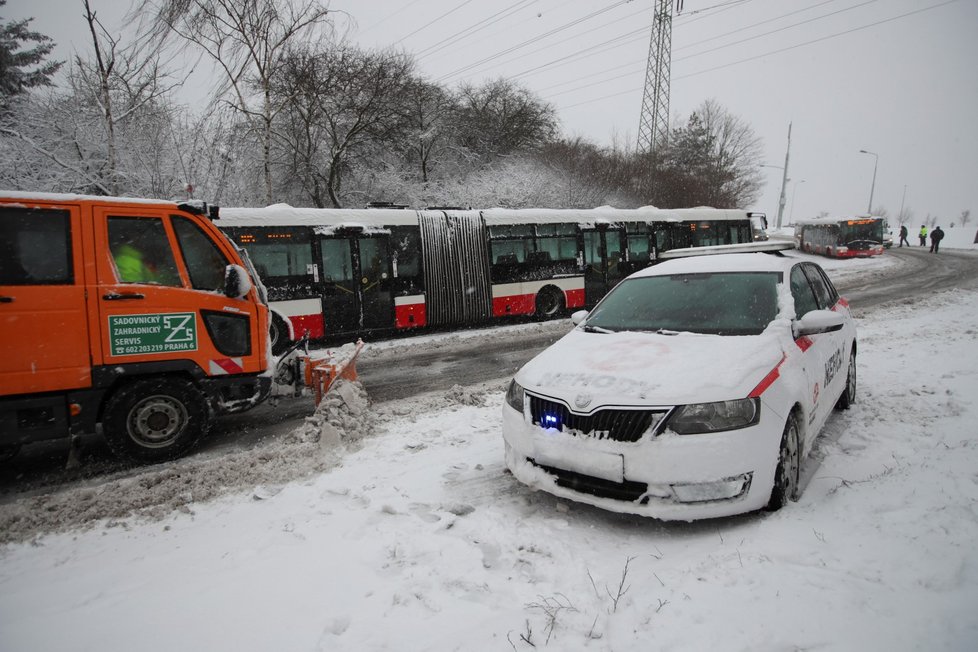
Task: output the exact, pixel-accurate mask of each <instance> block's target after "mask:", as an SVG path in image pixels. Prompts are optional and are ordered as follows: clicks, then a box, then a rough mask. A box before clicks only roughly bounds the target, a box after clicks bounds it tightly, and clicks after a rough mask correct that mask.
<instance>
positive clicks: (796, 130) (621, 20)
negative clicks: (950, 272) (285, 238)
mask: <svg viewBox="0 0 978 652" xmlns="http://www.w3.org/2000/svg"><path fill="white" fill-rule="evenodd" d="M91 2H92V5H93V7H95V8H96V10H97V11H99V12H100V15H101V16H103V17H104V19H105V21H106V23H108V24H116V25H117V24H119V22H118V21H119V17H120V15H121V14H122V8H121V5H122V4H123V3H121V2H119V0H112V1H109V0H91ZM330 4H331V6H332V8H334V9H337V10H341V11H343V12H346V14H347V17H345V18H342V19H339V20H338V26H339V27H340V28H341V31H347V32H348V38H349V39H351V40H353V41H356V42H359V43H360V44H362V45H364V46H366V47H377V48H387V47H396V48H403V49H404V50H406V51H408V52H411V53H413V54H414V55H415V56H416V58H417V63H418V68H419V70H420V72H421V73H422V74H423V75H424V76H426V77H427V78H428V79H429V80H432V81H438V82H440V83H446V84H455V83H457V82H460V81H470V82H475V83H478V82H481V81H483V80H485V79H488V78H495V77H500V76H503V77H510V78H514V79H517V80H518V81H519V82H520V83H522V84H524V85H526V86H527V87H529V88H530V89H532V90H533V91H535V92H536V93H537V94H538V95H539V96H540V97H541V98H543V99H545V100H546V101H548V102H551V103H553V104H554V106H555V107H556V109H557V113H558V116H559V118H560V122H561V127H562V129H563V131H564V133H565V134H566V135H568V136H583V137H585V138H587V139H589V140H591V141H594V142H596V143H598V144H602V145H610V144H611V143H612V142H613V141H615V140H616V139H617V140H618V141H619V142H622V143H633V142H634V141H635V140H636V138H637V132H638V124H639V115H640V112H641V104H642V90H643V85H644V80H645V67H646V66H645V64H646V60H647V56H648V47H649V36H650V33H651V24H652V7H653V0H601V1H598V0H495V1H493V2H490V1H487V0H372V1H370V2H367V1H364V0H333V1H332V2H331V3H330ZM674 4H675V3H674ZM682 4H683V8H682V10H681V11H680V12H677V13H675V14H674V21H673V38H672V44H673V62H672V92H671V104H670V108H671V111H670V112H671V114H672V116H673V119H674V120H676V119H681V120H682V121H685V119H686V117H688V115H689V113H690V112H691V111H692V110H693V109H695V108H696V107H697V106H698V105H700V104H701V103H702V102H703V101H704V100H707V99H711V98H712V99H715V100H716V101H718V102H719V103H720V104H721V105H723V106H724V107H725V108H726V109H727V110H729V111H731V112H732V113H734V114H736V115H738V116H740V117H741V118H743V119H744V120H745V121H747V122H748V123H749V124H750V125H751V126H752V127H753V129H754V130H755V131H756V132H757V134H758V135H759V136H761V137H762V138H763V141H764V149H765V152H766V160H765V163H768V164H770V165H774V166H779V167H781V166H783V165H784V158H785V148H786V146H787V132H788V124H789V122H790V123H793V130H792V140H791V159H790V163H789V177H790V179H791V180H790V181H789V182H788V184H787V188H786V199H787V205H786V207H785V211H784V222H785V223H787V222H788V221H789V219H790V218H791V217H792V216H793V217H795V218H801V217H806V216H813V215H815V214H817V213H818V212H819V211H828V212H829V213H831V214H834V215H835V214H838V215H844V214H852V213H860V212H865V211H866V209H867V206H868V204H869V199H870V191H871V185H872V179H873V167H874V163H875V161H876V158H875V157H874V156H871V155H867V154H861V153H859V150H861V149H865V150H869V151H872V152H876V153H877V154H878V156H879V168H878V172H877V179H876V186H875V193H874V197H873V204H874V206H880V205H882V206H885V207H886V208H888V209H889V211H890V213H891V214H893V215H895V214H896V213H897V212H898V211H899V209H900V206H901V202H903V201H904V191H905V192H906V199H905V202H906V205H907V206H909V207H911V208H912V209H913V210H914V213H915V216H916V217H915V218H914V222H915V223H918V222H920V221H922V219H923V218H924V217H925V216H926V215H927V214H928V213H930V214H933V215H936V216H938V217H939V224H942V225H945V226H946V225H947V224H949V223H950V222H952V221H955V220H956V218H957V217H958V216H959V215H960V213H961V211H962V210H964V209H978V124H976V109H978V72H976V62H978V38H976V34H978V1H976V0H956V1H955V0H952V1H950V2H947V1H946V0H870V1H866V0H741V1H739V2H738V1H736V0H684V1H683V3H682ZM81 6H82V1H81V0H40V1H39V2H38V1H37V0H8V3H7V6H6V7H4V8H3V9H0V16H2V18H3V19H4V20H9V19H11V18H19V17H26V16H34V18H35V20H34V22H33V23H32V27H33V28H34V29H35V30H37V31H40V32H42V33H45V34H47V35H49V36H51V37H52V38H53V39H55V41H57V42H58V43H59V49H58V53H57V56H58V57H59V58H62V59H64V58H67V57H68V56H70V54H71V52H72V48H86V47H88V44H87V42H86V41H85V33H84V28H85V25H84V22H83V20H82V17H81ZM764 171H765V175H766V179H767V184H766V185H765V187H764V190H763V193H762V195H761V196H760V198H759V199H758V201H757V202H756V204H755V205H753V206H744V207H743V208H749V209H754V210H762V211H765V212H767V213H768V215H769V216H771V217H772V218H773V216H774V215H776V213H777V207H778V195H779V193H780V190H781V170H779V169H775V168H765V170H764ZM802 180H804V181H803V182H802ZM976 218H978V215H976ZM772 222H773V219H772Z"/></svg>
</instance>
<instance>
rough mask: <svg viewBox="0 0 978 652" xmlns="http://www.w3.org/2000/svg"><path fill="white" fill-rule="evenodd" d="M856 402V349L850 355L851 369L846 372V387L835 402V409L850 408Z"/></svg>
mask: <svg viewBox="0 0 978 652" xmlns="http://www.w3.org/2000/svg"><path fill="white" fill-rule="evenodd" d="M855 402H856V350H855V349H853V350H852V355H850V356H849V371H847V372H846V388H845V389H844V390H842V396H840V397H839V400H838V401H836V403H835V409H837V410H848V409H849V408H850V407H852V404H853V403H855Z"/></svg>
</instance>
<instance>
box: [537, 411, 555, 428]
mask: <svg viewBox="0 0 978 652" xmlns="http://www.w3.org/2000/svg"><path fill="white" fill-rule="evenodd" d="M540 425H541V426H543V427H544V428H556V429H557V430H559V429H560V419H558V418H557V415H555V414H543V415H541V417H540Z"/></svg>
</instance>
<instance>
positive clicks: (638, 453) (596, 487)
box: [503, 402, 784, 520]
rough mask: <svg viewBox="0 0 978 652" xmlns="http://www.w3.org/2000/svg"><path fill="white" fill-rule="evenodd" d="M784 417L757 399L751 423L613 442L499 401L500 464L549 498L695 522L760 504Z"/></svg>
mask: <svg viewBox="0 0 978 652" xmlns="http://www.w3.org/2000/svg"><path fill="white" fill-rule="evenodd" d="M783 430H784V420H783V418H781V417H779V416H778V415H777V414H775V413H774V412H773V411H771V410H769V409H768V408H766V407H765V405H764V403H763V402H762V403H761V417H760V420H759V422H758V424H757V425H755V426H751V427H749V428H741V429H738V430H729V431H725V432H717V433H709V434H699V435H677V434H675V433H672V432H670V431H668V430H666V431H665V432H662V433H661V434H659V435H657V436H654V437H653V436H652V434H651V432H647V433H646V434H645V435H643V436H642V438H641V439H640V440H639V441H636V442H619V441H612V440H608V439H598V438H593V437H588V436H581V435H573V434H568V433H565V432H560V431H557V430H553V429H550V430H545V429H543V428H540V427H538V426H535V425H533V424H532V423H530V422H529V420H528V419H527V418H525V417H524V415H522V414H520V413H519V412H517V411H516V410H515V409H513V408H512V407H510V406H509V405H504V406H503V438H504V439H505V442H506V466H507V467H508V468H509V469H510V471H512V473H513V475H514V476H515V477H516V478H517V479H518V480H519V481H521V482H523V483H525V484H527V485H529V486H530V487H533V488H534V489H539V490H542V491H546V492H548V493H551V494H553V495H555V496H559V497H562V498H567V499H570V500H574V501H577V502H581V503H587V504H590V505H594V506H596V507H601V508H603V509H607V510H609V511H615V512H622V513H629V514H638V515H641V516H649V517H653V518H659V519H663V520H696V519H703V518H715V517H722V516H730V515H734V514H741V513H744V512H750V511H755V510H757V509H760V508H762V507H764V506H765V505H767V503H768V500H769V499H770V496H771V487H772V486H773V483H774V472H775V468H776V466H777V462H778V451H779V447H780V442H781V435H782V433H783Z"/></svg>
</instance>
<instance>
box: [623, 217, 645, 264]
mask: <svg viewBox="0 0 978 652" xmlns="http://www.w3.org/2000/svg"><path fill="white" fill-rule="evenodd" d="M648 230H649V227H648V226H647V225H645V224H626V225H625V231H626V233H627V236H628V260H629V262H632V263H642V264H645V263H648V262H649V233H648Z"/></svg>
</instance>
